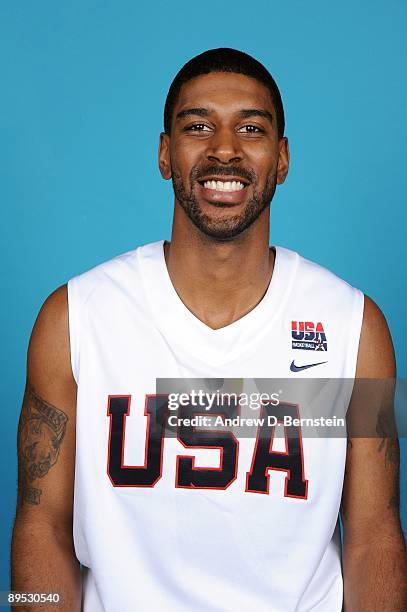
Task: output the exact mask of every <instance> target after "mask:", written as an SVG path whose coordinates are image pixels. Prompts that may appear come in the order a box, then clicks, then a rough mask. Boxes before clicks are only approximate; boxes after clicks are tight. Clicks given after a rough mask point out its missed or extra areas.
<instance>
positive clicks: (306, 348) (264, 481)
mask: <svg viewBox="0 0 407 612" xmlns="http://www.w3.org/2000/svg"><path fill="white" fill-rule="evenodd" d="M275 250H276V260H275V267H274V272H273V276H272V279H271V282H270V285H269V287H268V289H267V292H266V294H265V296H264V297H263V299H262V300H261V301H260V303H259V304H258V305H257V306H256V307H255V308H254V309H253V310H252V311H251V312H249V313H248V314H247V315H245V316H244V317H242V318H241V319H239V320H238V321H235V322H234V323H232V324H231V325H228V326H226V327H224V328H221V329H218V330H213V329H211V328H209V327H208V326H206V325H205V324H204V323H203V322H201V321H200V320H199V319H197V318H196V317H195V316H194V315H193V314H192V313H191V312H190V311H189V310H188V309H187V308H186V306H185V305H184V304H183V302H182V301H181V300H180V298H179V297H178V295H177V293H176V291H175V289H174V287H173V285H172V283H171V280H170V278H169V275H168V272H167V268H166V263H165V258H164V252H163V241H160V242H156V243H153V244H148V245H145V246H142V247H139V248H137V249H135V250H133V251H130V252H128V253H126V254H124V255H121V256H119V257H116V258H114V259H112V260H110V261H108V262H107V263H104V264H102V265H99V266H97V267H96V268H94V269H93V270H90V271H89V272H86V273H85V274H82V275H80V276H77V277H75V278H73V279H72V280H70V281H69V283H68V298H69V326H70V342H71V357H72V369H73V373H74V377H75V379H76V382H77V384H78V398H77V417H76V436H77V441H76V465H75V492H74V544H75V551H76V555H77V557H78V559H79V561H80V562H81V563H82V564H83V566H84V567H85V571H84V601H83V610H84V611H85V612H99V611H102V610H105V611H106V612H133V611H137V612H139V611H140V612H146V611H148V612H150V611H154V612H155V611H160V612H184V611H185V612H186V611H188V612H189V611H193V612H195V611H196V612H215V611H216V612H221V611H224V612H227V611H228V612H240V611H241V612H247V611H248V610H250V612H257V611H262V612H263V611H264V612H265V611H270V612H294V611H300V612H306V611H309V610H314V611H318V612H322V611H323V612H339V611H340V610H341V609H342V599H343V583H342V573H341V552H340V532H339V526H338V512H339V505H340V500H341V493H342V485H343V476H344V465H345V458H346V438H345V437H336V438H332V437H331V438H327V437H319V438H318V437H305V436H303V437H302V438H301V439H300V443H301V444H299V445H297V447H296V449H295V451H294V455H293V456H292V457H291V456H290V453H287V448H288V447H287V446H284V444H283V446H281V444H280V446H279V445H278V443H277V439H276V440H274V442H273V438H272V437H271V439H270V441H269V442H270V444H269V448H268V449H266V450H265V449H264V445H263V447H261V443H259V439H258V436H257V438H256V437H255V436H249V437H247V436H246V437H244V438H242V439H239V440H237V439H235V438H233V439H232V437H231V434H229V438H226V441H227V445H228V446H227V445H226V442H225V447H224V448H223V447H222V444H218V446H217V445H216V444H215V445H210V444H206V445H205V444H204V445H202V444H199V443H197V442H195V444H193V440H192V443H191V440H190V443H188V440H186V438H185V437H184V438H182V435H180V436H179V437H165V438H163V437H161V438H159V435H160V434H159V432H158V433H157V431H155V430H154V431H155V432H153V430H152V426H151V427H150V425H151V422H152V421H151V419H150V417H151V415H152V413H153V411H154V410H161V409H162V402H161V404H160V401H159V400H160V396H155V393H156V379H157V378H184V377H185V378H189V377H190V378H201V377H206V378H255V379H262V378H264V379H265V378H268V379H270V378H287V379H288V378H290V377H292V378H295V379H302V378H304V379H306V378H311V377H313V376H319V377H321V378H335V379H342V378H344V379H345V378H346V379H352V378H353V377H354V375H355V368H356V361H357V351H358V343H359V337H360V330H361V324H362V317H363V294H362V293H361V292H360V291H359V290H357V289H355V288H353V287H351V286H350V285H348V284H347V283H345V282H344V281H342V280H341V279H339V278H338V277H336V276H335V275H334V274H332V273H331V272H329V271H327V270H326V269H324V268H322V267H320V266H318V265H316V264H314V263H312V262H310V261H307V260H305V259H303V258H302V257H300V256H299V255H298V254H297V253H294V252H292V251H289V250H287V249H285V248H282V247H275ZM185 257H188V253H187V252H186V253H185ZM314 363H319V365H318V366H317V367H312V368H304V367H303V366H304V364H305V365H307V364H314ZM290 367H291V369H290ZM350 392H351V390H347V391H345V393H344V394H343V393H342V400H341V401H344V402H345V404H346V405H347V403H348V401H349V398H350ZM343 397H345V399H344V400H343ZM287 399H290V398H287ZM338 401H339V400H338V399H337V397H336V398H335V397H333V398H332V405H333V408H335V403H337V402H338ZM299 409H300V410H301V406H300V407H299ZM150 421H151V422H150ZM197 429H198V431H199V428H197ZM153 434H154V435H156V437H155V438H154V439H153V437H151V436H152V435H153ZM226 435H227V434H226ZM157 436H158V437H157ZM280 442H281V440H280ZM283 442H284V441H283ZM286 444H287V442H286ZM261 453H263V455H261ZM264 453H266V454H264ZM267 453H268V454H267ZM287 461H293V462H294V463H287ZM291 468H292V469H291ZM228 470H229V471H228Z"/></svg>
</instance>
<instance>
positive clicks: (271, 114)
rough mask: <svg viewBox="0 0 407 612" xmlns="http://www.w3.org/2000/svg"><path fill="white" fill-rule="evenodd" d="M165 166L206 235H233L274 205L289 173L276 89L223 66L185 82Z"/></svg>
mask: <svg viewBox="0 0 407 612" xmlns="http://www.w3.org/2000/svg"><path fill="white" fill-rule="evenodd" d="M160 170H161V173H162V175H163V176H164V178H167V179H168V178H172V182H173V187H174V193H175V197H176V201H177V202H178V203H179V205H180V206H182V208H183V209H184V211H185V213H186V214H187V215H188V217H189V218H190V220H191V221H192V222H193V223H194V224H195V226H196V227H198V228H199V229H200V230H201V231H202V232H203V233H204V234H206V235H207V236H210V237H212V238H213V239H216V240H231V239H233V238H235V237H236V236H238V235H240V234H241V233H242V232H243V231H244V230H246V229H247V228H248V227H250V226H251V225H252V224H253V223H254V222H255V221H256V219H257V218H258V217H259V216H260V214H261V213H262V211H263V210H264V209H265V208H267V207H268V206H269V204H270V201H271V199H272V198H273V195H274V192H275V188H276V184H277V183H282V182H283V181H284V179H285V177H286V175H287V172H288V143H287V140H286V139H285V138H283V139H281V140H280V141H279V140H278V136H277V124H276V113H275V109H274V106H273V103H272V100H271V96H270V93H269V91H268V89H267V88H266V87H265V86H264V85H262V83H260V82H259V81H257V80H255V79H252V78H250V77H247V76H244V75H241V74H235V73H223V72H216V73H210V74H208V75H202V76H199V77H196V78H194V79H192V80H191V81H188V82H187V83H186V84H185V85H183V86H182V88H181V91H180V94H179V98H178V101H177V104H176V106H175V109H174V113H173V117H172V129H171V137H168V136H167V135H165V134H162V135H161V143H160Z"/></svg>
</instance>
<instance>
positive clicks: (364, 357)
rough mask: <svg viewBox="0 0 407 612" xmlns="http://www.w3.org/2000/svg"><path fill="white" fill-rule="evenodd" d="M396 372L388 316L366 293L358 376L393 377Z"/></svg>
mask: <svg viewBox="0 0 407 612" xmlns="http://www.w3.org/2000/svg"><path fill="white" fill-rule="evenodd" d="M395 373H396V362H395V356H394V348H393V342H392V339H391V335H390V330H389V327H388V324H387V321H386V318H385V316H384V314H383V312H382V311H381V310H380V308H379V306H378V305H377V304H376V303H375V302H374V301H373V300H372V299H371V298H370V297H368V296H367V295H365V299H364V308H363V322H362V330H361V334H360V342H359V351H358V362H357V369H356V377H357V378H393V377H394V376H395Z"/></svg>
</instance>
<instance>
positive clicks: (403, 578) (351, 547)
mask: <svg viewBox="0 0 407 612" xmlns="http://www.w3.org/2000/svg"><path fill="white" fill-rule="evenodd" d="M356 377H357V379H368V378H369V379H389V380H390V379H394V378H395V359H394V351H393V345H392V341H391V337H390V333H389V330H388V327H387V324H386V321H385V319H384V317H383V315H382V313H381V312H380V310H379V309H378V307H377V306H376V305H375V304H374V302H372V301H371V300H370V299H369V298H367V297H366V298H365V310H364V319H363V326H362V333H361V339H360V345H359V354H358V364H357V372H356ZM357 382H358V381H356V388H358V387H357ZM359 382H360V381H359ZM369 384H370V381H369ZM375 385H376V386H375V387H374V389H373V390H372V392H371V397H366V395H368V394H369V390H368V389H366V388H365V389H363V390H362V391H359V393H361V394H363V397H359V398H355V397H354V398H353V401H352V403H351V407H350V410H352V408H355V406H352V404H353V405H354V404H355V403H356V409H357V410H358V409H359V408H360V406H362V405H363V406H364V407H367V408H368V409H369V410H372V411H373V412H374V411H375V410H376V406H380V408H377V414H375V419H376V421H375V425H376V427H375V428H376V437H354V438H352V439H350V440H349V441H348V453H347V461H346V472H345V482H344V490H343V495H342V506H341V516H342V521H343V526H344V549H343V565H344V590H345V612H365V611H366V612H367V611H369V612H404V611H405V610H407V556H406V549H405V544H404V538H403V533H402V530H401V525H400V518H399V444H398V440H397V438H394V437H392V432H393V431H394V430H393V419H394V415H393V402H392V397H391V396H392V393H391V391H390V392H389V391H388V390H389V385H387V387H386V389H387V390H386V392H385V393H383V396H382V397H380V400H379V399H378V397H377V394H378V389H379V388H380V389H383V386H382V387H381V386H380V384H376V383H375ZM356 394H357V391H356ZM358 399H359V402H358ZM364 416H367V415H366V414H365V415H364ZM376 417H377V418H376ZM360 431H361V430H360V429H359V433H360Z"/></svg>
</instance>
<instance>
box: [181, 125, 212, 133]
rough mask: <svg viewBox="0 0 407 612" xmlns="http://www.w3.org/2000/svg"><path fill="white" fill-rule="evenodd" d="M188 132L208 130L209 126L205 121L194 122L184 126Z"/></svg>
mask: <svg viewBox="0 0 407 612" xmlns="http://www.w3.org/2000/svg"><path fill="white" fill-rule="evenodd" d="M185 129H186V130H187V131H188V132H189V131H191V132H210V127H209V126H207V125H206V124H205V123H194V124H193V125H189V126H188V127H187V128H185Z"/></svg>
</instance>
